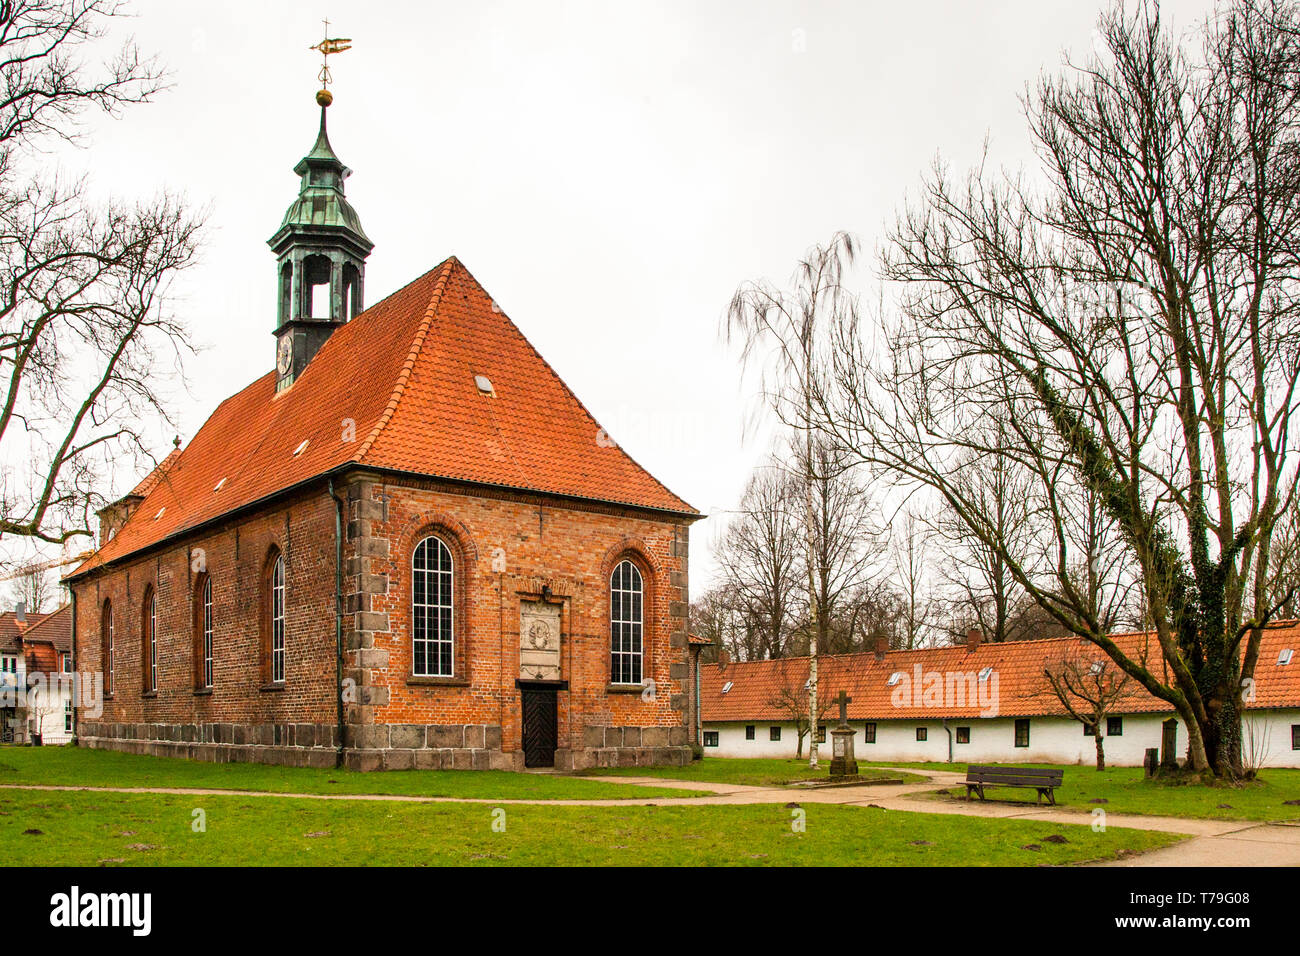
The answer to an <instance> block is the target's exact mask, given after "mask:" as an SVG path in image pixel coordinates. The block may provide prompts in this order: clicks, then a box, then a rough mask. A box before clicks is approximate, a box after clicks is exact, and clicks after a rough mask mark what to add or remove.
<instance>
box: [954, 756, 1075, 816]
mask: <svg viewBox="0 0 1300 956" xmlns="http://www.w3.org/2000/svg"><path fill="white" fill-rule="evenodd" d="M1064 778H1065V771H1064V770H1062V769H1061V768H1059V767H1055V768H1038V767H975V766H971V767H967V768H966V799H967V800H969V799H970V795H971V792H972V791H974V792H975V793H978V794H979V797H980V799H981V800H983V799H984V788H985V787H1028V788H1030V789H1032V790H1037V791H1038V800H1037V801H1036V802H1042V799H1043V797H1044V796H1046V797H1047V800H1048V802H1049V803H1051V804H1052V806H1056V794H1055V793H1054V792H1053V791H1054V790H1055V789H1056V788H1057V787H1059V786H1060V785H1061V781H1062V780H1063V779H1064Z"/></svg>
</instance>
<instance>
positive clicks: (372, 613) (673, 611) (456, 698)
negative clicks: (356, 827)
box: [74, 474, 690, 769]
mask: <svg viewBox="0 0 1300 956" xmlns="http://www.w3.org/2000/svg"><path fill="white" fill-rule="evenodd" d="M337 490H338V491H339V493H340V494H341V495H343V496H344V497H345V498H346V500H347V515H346V534H345V546H344V558H345V573H344V587H343V591H344V596H345V611H346V614H345V617H344V646H345V654H344V677H345V683H344V701H345V708H344V711H345V728H344V742H345V745H346V746H345V760H346V762H347V764H348V765H349V766H352V767H354V768H358V769H379V768H393V769H398V768H405V767H448V768H453V767H455V768H459V767H464V768H470V767H479V768H486V767H500V768H521V767H522V765H523V756H522V751H521V747H522V727H521V711H520V691H519V689H518V688H517V687H516V686H515V680H516V678H517V677H518V676H519V609H520V601H521V600H532V599H541V598H542V596H543V593H544V592H545V594H546V595H547V599H548V600H550V601H551V602H553V603H555V604H557V605H559V606H560V607H561V609H562V610H561V613H562V622H563V624H562V630H563V636H562V656H561V669H562V674H561V676H562V679H563V680H565V681H567V682H568V686H567V688H566V689H562V690H560V691H559V693H558V716H559V734H558V738H559V739H558V746H559V750H558V752H557V755H556V764H557V766H559V767H561V768H564V769H569V768H583V767H588V766H595V765H617V764H623V765H628V764H649V763H664V762H683V761H684V760H686V759H688V757H689V749H688V748H687V746H686V745H687V743H688V734H687V726H686V715H687V696H686V695H687V694H688V693H689V692H690V686H689V678H688V665H687V652H686V646H685V645H686V608H687V606H688V602H689V594H688V591H687V571H688V569H687V542H688V531H689V529H688V525H687V524H686V523H684V522H683V523H679V522H677V521H673V520H666V519H660V518H657V517H652V516H646V515H644V514H642V513H637V512H633V511H629V510H623V509H619V508H614V507H604V506H599V505H594V504H593V505H586V504H581V505H572V504H566V505H564V506H560V505H559V504H557V503H554V502H549V501H545V500H543V499H540V498H538V499H523V500H521V497H522V496H519V495H510V494H506V493H504V492H502V493H500V494H497V493H494V492H492V491H483V492H479V491H476V492H475V493H474V494H467V493H465V491H464V490H463V489H460V488H456V487H454V486H449V485H445V484H439V483H435V482H422V481H417V480H414V479H403V480H402V481H401V482H397V481H394V480H393V479H391V478H383V477H380V476H376V475H364V474H357V475H354V476H352V477H351V478H350V479H349V480H347V481H345V482H341V483H339V485H338V488H337ZM428 534H437V535H438V536H439V537H441V538H442V539H443V540H444V541H445V542H446V543H447V544H448V546H449V547H450V548H451V549H452V551H453V555H454V557H455V561H456V569H457V578H456V587H457V590H458V595H457V597H458V604H457V611H456V614H457V647H458V652H459V653H458V662H457V673H456V675H455V677H454V678H453V679H452V680H450V681H441V682H439V681H429V680H424V681H421V680H419V679H416V678H413V676H412V674H411V643H410V620H411V612H410V606H411V592H410V567H411V556H412V553H413V550H414V547H415V545H416V544H417V543H418V542H419V541H420V540H421V539H422V538H423V537H425V536H426V535H428ZM273 548H278V549H280V551H281V552H282V553H283V554H284V555H285V558H286V582H287V587H286V601H287V608H286V647H287V673H286V681H285V683H284V686H283V688H282V689H277V690H266V689H264V681H263V679H262V664H261V643H262V641H263V627H262V626H261V622H262V619H263V618H264V617H265V616H266V613H265V608H264V606H263V600H264V584H263V577H264V574H265V569H266V561H267V556H268V554H270V553H271V552H272V549H273ZM625 557H626V558H630V559H631V560H633V561H634V562H635V563H636V564H637V565H638V567H639V568H640V569H641V571H642V574H643V577H644V583H645V590H646V595H645V614H644V620H645V626H644V650H645V658H644V675H645V676H646V677H648V678H651V679H652V680H653V681H654V693H653V694H652V695H651V694H643V693H640V692H628V691H627V690H618V691H611V689H610V687H609V667H610V659H609V590H608V580H609V576H610V573H611V572H612V570H613V567H614V565H615V564H617V562H618V561H619V560H621V559H623V558H625ZM204 568H206V570H207V572H208V573H209V574H210V575H211V577H212V581H213V602H214V612H215V628H214V629H215V637H214V658H215V660H214V687H213V689H212V691H211V692H210V693H202V692H198V693H196V691H195V687H194V684H195V678H194V650H193V648H194V601H195V600H196V596H195V582H196V578H197V576H198V574H199V572H201V571H202V570H203V569H204ZM150 583H152V584H153V586H154V587H155V588H156V590H157V595H158V646H159V680H158V685H159V686H158V691H157V694H156V696H150V695H147V694H144V693H143V692H142V687H143V671H142V659H141V637H142V630H143V613H142V608H141V602H142V600H143V598H144V593H145V588H146V586H147V585H148V584H150ZM334 584H335V582H334V503H333V501H332V499H330V498H329V497H328V495H327V494H326V493H325V490H324V488H323V487H319V488H316V489H313V490H312V491H310V492H304V493H303V494H301V495H299V496H297V497H295V498H293V499H291V500H290V501H288V502H286V503H285V504H282V505H279V506H276V507H270V508H267V509H264V510H262V511H259V512H257V513H255V514H250V515H249V516H247V517H243V518H239V519H236V520H232V521H231V522H230V523H228V524H227V525H226V526H224V527H222V528H220V529H219V530H217V531H214V532H212V533H208V534H202V535H196V536H194V537H193V539H192V540H187V541H184V542H183V543H181V544H178V545H176V546H173V547H171V548H168V549H165V550H162V551H160V552H158V553H155V554H152V555H150V556H149V557H147V558H144V559H139V560H136V561H133V562H130V563H127V564H124V565H123V566H121V567H116V568H113V569H111V570H108V571H104V572H99V573H96V574H95V575H93V576H91V577H89V578H87V579H85V580H82V581H79V582H77V583H76V584H75V585H74V589H75V591H76V594H77V627H76V633H77V645H78V647H77V663H78V668H79V669H80V670H82V671H87V670H98V669H99V668H100V658H101V654H100V639H101V627H100V616H101V609H102V607H103V603H104V601H105V600H106V599H108V600H111V601H112V606H113V613H114V626H115V639H114V643H115V655H114V656H115V686H114V688H113V695H112V699H110V700H108V701H107V702H106V704H105V709H104V714H103V716H102V718H101V719H99V720H97V721H86V720H83V721H82V722H81V725H80V727H79V729H80V736H81V739H82V740H83V741H84V742H86V743H87V744H89V745H90V746H112V747H117V748H119V749H128V750H134V751H138V752H151V753H162V754H178V755H182V756H193V757H197V758H201V759H215V760H224V759H234V760H244V759H251V760H265V761H271V762H281V763H304V764H314V765H325V764H326V763H332V761H333V750H332V748H335V747H336V746H337V744H338V740H337V733H336V726H335V719H336V711H335V706H336V705H335V700H336V683H335V653H334V645H335V638H334V593H335V592H334Z"/></svg>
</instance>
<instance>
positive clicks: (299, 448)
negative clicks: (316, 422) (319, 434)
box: [293, 438, 311, 456]
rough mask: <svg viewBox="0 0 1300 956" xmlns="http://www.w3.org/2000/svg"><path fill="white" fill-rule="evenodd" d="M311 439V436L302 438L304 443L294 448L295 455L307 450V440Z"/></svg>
mask: <svg viewBox="0 0 1300 956" xmlns="http://www.w3.org/2000/svg"><path fill="white" fill-rule="evenodd" d="M309 441H311V439H310V438H304V439H303V440H302V444H301V445H299V446H298V447H297V448H295V449H294V450H293V453H294V455H295V456H297V455H301V454H302V453H303V452H304V451H306V450H307V442H309Z"/></svg>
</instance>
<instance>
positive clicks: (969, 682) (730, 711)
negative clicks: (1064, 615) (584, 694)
mask: <svg viewBox="0 0 1300 956" xmlns="http://www.w3.org/2000/svg"><path fill="white" fill-rule="evenodd" d="M1111 636H1112V639H1113V640H1114V641H1115V643H1116V644H1118V645H1119V646H1120V648H1121V649H1122V650H1123V651H1124V653H1125V654H1126V655H1127V656H1129V657H1130V659H1133V660H1146V661H1149V662H1151V663H1150V665H1149V666H1151V667H1155V668H1158V667H1159V664H1158V663H1157V662H1159V661H1160V660H1161V652H1160V647H1159V645H1158V643H1157V641H1156V638H1155V635H1154V634H1148V633H1141V632H1135V633H1128V634H1115V635H1111ZM972 638H973V639H968V641H967V642H966V643H965V644H961V645H954V646H949V647H929V648H916V649H912V650H888V649H885V648H880V649H878V650H877V651H876V652H875V653H866V654H827V655H821V656H820V657H818V660H817V674H818V678H817V686H818V699H819V701H820V702H821V703H820V704H819V708H818V709H819V711H820V713H819V715H818V725H819V731H818V739H819V740H822V742H823V743H824V742H825V732H826V730H827V729H828V728H829V727H833V726H835V725H837V724H838V723H839V716H840V715H839V708H838V706H837V705H836V700H837V699H838V697H839V695H840V693H841V692H843V693H844V694H845V696H846V697H847V698H848V701H847V703H846V704H845V717H846V718H847V722H848V725H849V726H850V727H851V728H852V729H853V730H854V755H855V757H856V758H857V759H858V760H866V761H900V762H947V763H960V764H967V763H1056V764H1059V763H1067V764H1073V763H1078V764H1092V763H1093V762H1094V760H1095V757H1096V748H1095V745H1094V735H1093V728H1092V727H1091V726H1088V725H1087V724H1085V723H1083V722H1082V721H1080V720H1076V719H1074V718H1073V717H1072V716H1070V715H1069V714H1068V713H1067V712H1066V710H1065V708H1064V706H1063V705H1062V703H1061V701H1060V699H1059V698H1058V697H1057V696H1056V694H1055V693H1054V692H1053V690H1052V687H1051V684H1050V683H1049V681H1048V679H1047V676H1046V675H1047V673H1048V672H1049V671H1051V672H1052V673H1054V674H1060V673H1061V672H1062V668H1063V667H1064V666H1069V665H1070V664H1071V663H1072V664H1073V665H1074V666H1076V667H1078V666H1080V665H1081V669H1080V670H1079V671H1077V672H1078V673H1084V672H1085V671H1087V672H1091V671H1092V669H1093V668H1094V667H1095V668H1101V667H1103V666H1107V662H1108V660H1109V659H1108V658H1107V657H1106V655H1105V654H1104V652H1102V651H1101V650H1100V649H1099V648H1097V646H1096V645H1094V644H1091V643H1089V642H1086V641H1084V640H1082V639H1080V638H1076V637H1061V638H1049V639H1044V640H1033V641H1006V642H1002V643H993V642H982V641H980V640H979V634H978V632H974V634H973V635H972ZM1109 666H1110V667H1112V668H1113V667H1114V665H1113V664H1110V665H1109ZM700 671H701V690H700V710H701V718H702V733H701V741H702V745H703V750H704V754H705V756H711V755H712V756H723V757H793V756H795V753H796V751H797V750H798V749H799V748H800V733H801V731H802V732H803V734H804V737H805V739H804V741H803V743H802V750H803V753H804V754H807V752H808V741H807V740H806V737H807V726H808V722H807V719H806V716H805V715H806V713H807V709H808V704H807V700H808V671H809V666H808V658H806V657H794V658H787V659H782V660H764V661H741V662H730V661H722V662H720V663H717V664H703V665H701V667H700ZM1117 689H1118V693H1117V694H1116V695H1115V699H1114V701H1113V702H1112V703H1111V704H1110V706H1109V707H1108V708H1107V709H1106V714H1105V719H1104V726H1100V727H1099V728H1098V729H1099V730H1100V731H1101V733H1102V736H1103V738H1104V748H1105V755H1106V762H1107V763H1108V764H1114V765H1117V766H1126V765H1127V766H1141V765H1142V762H1143V756H1144V754H1145V752H1146V750H1147V749H1149V748H1157V749H1159V748H1161V745H1162V740H1163V724H1164V723H1165V721H1168V720H1170V719H1171V718H1175V717H1176V716H1177V715H1176V714H1175V713H1174V710H1173V707H1172V706H1171V705H1170V704H1168V703H1166V702H1165V701H1162V700H1159V699H1157V698H1156V697H1153V696H1152V695H1151V694H1149V693H1148V692H1147V691H1146V690H1145V689H1144V688H1142V687H1140V686H1138V685H1137V684H1136V683H1135V682H1133V681H1129V682H1128V683H1125V684H1122V685H1118V687H1117ZM1067 699H1069V700H1071V704H1072V706H1073V707H1074V709H1075V710H1076V712H1084V713H1086V706H1087V705H1086V704H1085V703H1084V702H1083V700H1081V699H1074V698H1073V697H1071V696H1070V695H1068V694H1067ZM1243 703H1244V713H1243V720H1242V737H1243V739H1242V750H1243V755H1244V758H1245V760H1246V761H1247V763H1249V764H1250V765H1252V766H1268V767H1300V622H1297V621H1279V622H1275V623H1272V624H1270V625H1268V626H1267V627H1265V629H1264V632H1263V636H1262V638H1261V643H1260V652H1259V660H1258V662H1257V663H1256V665H1255V676H1254V680H1253V682H1252V683H1250V684H1249V685H1248V686H1247V687H1245V688H1244V690H1243ZM1186 749H1187V729H1186V727H1184V726H1182V724H1181V723H1179V725H1178V727H1177V737H1176V745H1175V752H1176V755H1177V756H1178V757H1179V758H1180V759H1181V757H1183V756H1185V753H1186ZM823 752H824V751H823Z"/></svg>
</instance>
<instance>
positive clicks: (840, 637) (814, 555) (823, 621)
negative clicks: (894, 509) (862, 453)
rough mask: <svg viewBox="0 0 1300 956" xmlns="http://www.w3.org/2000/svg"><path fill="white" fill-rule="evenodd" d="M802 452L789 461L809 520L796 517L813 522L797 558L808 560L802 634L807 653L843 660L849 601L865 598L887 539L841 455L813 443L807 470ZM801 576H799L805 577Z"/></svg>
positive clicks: (850, 630)
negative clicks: (806, 635)
mask: <svg viewBox="0 0 1300 956" xmlns="http://www.w3.org/2000/svg"><path fill="white" fill-rule="evenodd" d="M805 450H806V449H803V448H800V447H796V448H795V449H793V455H792V457H793V458H794V460H795V461H796V462H797V463H798V465H797V468H798V472H797V474H798V477H797V478H796V479H795V480H796V481H797V482H799V483H800V484H803V483H805V482H806V483H807V484H809V485H811V488H812V511H811V515H809V514H803V515H801V516H800V517H801V518H802V520H803V521H807V520H808V518H809V516H811V519H812V521H813V530H812V534H808V533H807V531H806V529H805V530H804V533H803V537H804V540H805V541H808V540H810V541H811V551H810V552H806V553H804V554H803V555H801V559H802V561H803V562H806V561H808V560H809V559H811V561H812V573H811V575H809V576H810V577H811V579H812V587H813V593H814V601H813V605H814V611H813V612H809V611H808V609H807V607H806V606H805V607H804V611H805V615H806V622H805V625H806V629H807V630H809V631H812V630H815V632H816V633H815V635H810V637H815V640H811V639H810V640H809V645H810V647H815V648H817V650H818V652H825V653H828V654H843V653H847V652H849V651H852V650H853V649H854V640H853V638H854V629H855V628H854V623H855V622H854V618H855V615H854V613H853V611H854V607H853V599H854V598H856V599H857V600H859V601H861V600H862V599H863V598H864V597H865V596H866V595H868V594H869V593H870V592H871V584H872V580H873V578H874V577H876V576H877V575H878V574H879V573H880V571H881V570H882V566H883V564H884V560H883V559H884V554H885V550H886V546H887V543H886V542H887V539H886V538H885V536H884V535H883V534H882V533H881V531H880V529H879V528H878V522H877V518H878V516H879V509H878V508H877V507H876V505H875V502H874V500H873V498H872V494H871V489H870V488H868V487H867V486H866V485H865V484H864V483H863V482H862V480H861V475H860V473H858V472H855V471H853V470H851V469H849V468H848V467H847V466H846V464H845V458H846V457H847V456H846V455H845V454H844V453H843V452H842V451H840V450H838V449H836V448H834V447H832V446H831V445H829V444H828V443H827V442H825V441H824V440H821V439H815V440H814V442H813V447H812V454H813V460H812V462H811V464H809V463H806V462H805V461H804V460H803V454H804V452H805ZM806 573H807V572H806V571H805V574H806Z"/></svg>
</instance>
